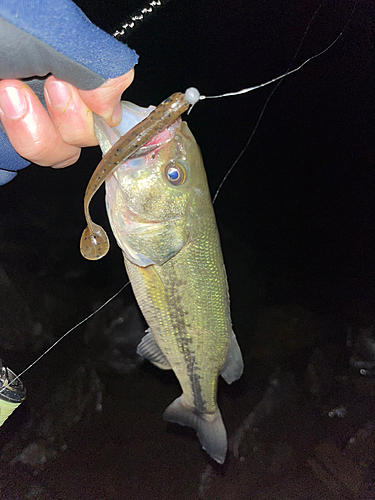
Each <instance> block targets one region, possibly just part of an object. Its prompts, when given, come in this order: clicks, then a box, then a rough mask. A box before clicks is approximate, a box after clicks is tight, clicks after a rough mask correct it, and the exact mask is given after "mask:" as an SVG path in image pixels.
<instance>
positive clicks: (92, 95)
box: [79, 69, 134, 127]
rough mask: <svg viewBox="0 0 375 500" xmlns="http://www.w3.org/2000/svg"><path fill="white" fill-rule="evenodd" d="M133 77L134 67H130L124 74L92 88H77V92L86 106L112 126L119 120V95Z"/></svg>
mask: <svg viewBox="0 0 375 500" xmlns="http://www.w3.org/2000/svg"><path fill="white" fill-rule="evenodd" d="M133 79H134V69H131V70H130V71H128V73H125V74H124V75H121V76H119V77H117V78H110V79H109V80H106V81H105V82H104V83H103V84H102V85H101V86H100V87H98V88H96V89H94V90H79V94H80V96H81V98H82V100H83V101H84V103H85V104H86V106H87V107H88V108H90V109H91V110H92V111H93V112H94V113H96V114H97V115H99V116H101V117H103V118H104V120H105V121H106V122H107V123H108V125H109V126H110V127H114V126H116V125H118V124H119V123H120V121H121V114H122V112H121V106H120V104H119V103H120V99H121V95H122V93H123V92H124V90H126V89H127V88H128V87H129V85H130V84H131V83H132V81H133Z"/></svg>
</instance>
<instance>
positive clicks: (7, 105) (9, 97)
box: [0, 80, 80, 168]
mask: <svg viewBox="0 0 375 500" xmlns="http://www.w3.org/2000/svg"><path fill="white" fill-rule="evenodd" d="M0 118H1V121H2V123H3V125H4V128H5V131H6V133H7V135H8V137H9V140H10V142H11V143H12V146H13V147H14V149H15V150H16V151H17V153H18V154H19V155H21V156H23V157H24V158H27V159H28V160H29V161H32V162H33V163H36V164H38V165H43V166H47V165H49V166H56V167H57V168H59V167H63V166H67V165H71V164H72V163H75V162H76V161H77V159H78V158H79V155H80V149H79V148H77V147H75V146H71V145H70V144H66V143H65V142H64V141H63V140H62V138H61V136H60V134H59V132H58V130H57V128H56V127H55V125H54V124H53V122H52V120H51V118H50V117H49V115H48V113H47V111H46V110H45V109H44V107H43V106H42V104H41V103H40V101H39V99H38V98H37V97H36V95H35V94H34V93H33V92H32V90H31V89H30V88H29V87H28V86H27V85H26V84H24V83H23V82H20V81H18V80H2V81H0Z"/></svg>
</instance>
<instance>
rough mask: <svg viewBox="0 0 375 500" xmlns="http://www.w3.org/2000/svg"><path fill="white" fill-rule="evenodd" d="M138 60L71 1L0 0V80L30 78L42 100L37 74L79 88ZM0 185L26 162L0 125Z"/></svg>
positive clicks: (114, 74)
mask: <svg viewBox="0 0 375 500" xmlns="http://www.w3.org/2000/svg"><path fill="white" fill-rule="evenodd" d="M137 60H138V56H137V54H136V53H135V52H134V51H133V50H131V49H130V48H129V47H128V46H127V45H124V44H122V43H121V42H118V41H117V40H115V39H114V38H112V37H111V36H110V35H108V34H107V33H105V32H104V31H102V30H101V29H99V28H98V27H97V26H95V25H94V24H92V23H91V22H90V21H89V20H88V18H87V17H86V16H85V15H84V14H83V12H82V11H81V10H80V9H79V8H78V7H77V6H76V5H75V4H74V3H73V2H72V1H71V0H16V1H14V2H12V1H9V0H0V78H1V79H6V78H18V79H23V78H31V77H35V76H37V77H39V78H37V79H31V80H28V82H27V83H28V85H30V86H31V88H32V89H33V90H34V91H35V93H36V94H37V95H38V97H39V98H40V99H41V100H42V102H44V98H43V85H44V81H43V80H41V78H40V77H42V78H43V77H45V76H46V75H48V74H50V73H52V74H53V75H54V76H55V77H56V78H58V79H60V80H65V81H67V82H69V83H71V84H72V85H74V86H76V87H78V88H80V89H82V90H91V89H94V88H96V87H99V86H100V85H101V84H102V83H104V81H105V80H106V79H108V78H115V77H117V76H120V75H122V74H124V73H126V72H127V71H129V70H130V69H131V68H132V67H133V66H134V65H135V64H136V63H137ZM0 129H2V131H1V130H0V148H1V159H0V184H4V183H6V182H8V181H9V180H11V179H13V178H14V177H15V175H16V172H17V170H20V169H21V168H24V167H25V166H27V165H28V164H29V162H28V161H26V160H25V159H23V158H21V157H20V156H19V155H18V154H17V153H16V152H15V151H14V149H13V148H12V146H11V144H10V142H9V140H8V138H7V136H6V135H5V133H4V129H3V128H2V127H0Z"/></svg>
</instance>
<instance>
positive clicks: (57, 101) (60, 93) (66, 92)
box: [45, 81, 70, 109]
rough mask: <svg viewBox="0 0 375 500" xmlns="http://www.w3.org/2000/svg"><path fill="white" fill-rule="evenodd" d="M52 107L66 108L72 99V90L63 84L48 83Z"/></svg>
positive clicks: (47, 90)
mask: <svg viewBox="0 0 375 500" xmlns="http://www.w3.org/2000/svg"><path fill="white" fill-rule="evenodd" d="M45 91H46V94H47V97H48V99H49V102H50V104H51V106H53V107H54V108H57V109H61V108H66V106H67V104H68V102H69V99H70V89H69V86H68V85H65V84H64V83H62V82H54V81H52V82H48V83H47V85H46V88H45Z"/></svg>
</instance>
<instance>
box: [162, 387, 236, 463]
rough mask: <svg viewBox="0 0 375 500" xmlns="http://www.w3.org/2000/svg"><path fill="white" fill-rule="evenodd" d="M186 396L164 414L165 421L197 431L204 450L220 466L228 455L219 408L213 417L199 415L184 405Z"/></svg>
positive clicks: (225, 435)
mask: <svg viewBox="0 0 375 500" xmlns="http://www.w3.org/2000/svg"><path fill="white" fill-rule="evenodd" d="M183 398H184V396H183V395H182V396H180V397H179V398H177V399H175V400H174V401H173V403H172V404H170V405H169V406H168V408H167V409H166V410H165V412H164V414H163V418H164V420H167V422H172V423H174V424H179V425H186V426H187V427H192V428H193V429H195V430H196V431H197V436H198V439H199V441H200V443H201V445H202V448H203V449H204V450H205V451H206V452H207V453H208V454H209V455H210V457H212V458H213V459H214V460H216V462H218V463H219V464H223V463H224V460H225V455H226V453H227V432H226V430H225V427H224V423H223V419H222V418H221V413H220V410H219V408H217V410H216V412H215V413H214V414H213V415H199V414H197V413H196V412H195V410H194V408H190V407H187V406H186V405H184V404H183Z"/></svg>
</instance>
